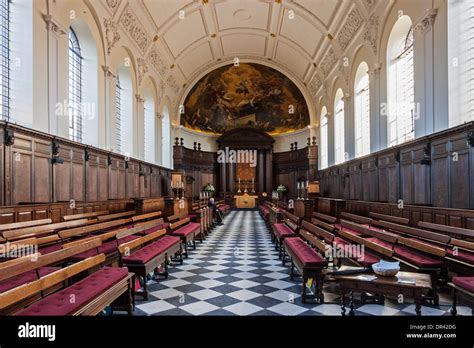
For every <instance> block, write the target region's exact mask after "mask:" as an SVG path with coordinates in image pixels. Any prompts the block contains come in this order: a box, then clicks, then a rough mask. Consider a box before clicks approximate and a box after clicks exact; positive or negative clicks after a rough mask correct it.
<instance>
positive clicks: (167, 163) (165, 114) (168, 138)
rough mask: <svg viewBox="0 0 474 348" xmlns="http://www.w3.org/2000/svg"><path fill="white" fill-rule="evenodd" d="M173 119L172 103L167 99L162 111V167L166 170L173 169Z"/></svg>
mask: <svg viewBox="0 0 474 348" xmlns="http://www.w3.org/2000/svg"><path fill="white" fill-rule="evenodd" d="M171 118H172V115H171V113H170V102H169V98H168V97H166V98H165V101H164V103H163V107H162V109H161V144H162V145H161V159H162V160H161V165H162V166H163V167H166V168H171V167H172V163H173V161H172V157H173V152H172V151H173V146H172V141H173V135H172V133H171V125H172V122H171Z"/></svg>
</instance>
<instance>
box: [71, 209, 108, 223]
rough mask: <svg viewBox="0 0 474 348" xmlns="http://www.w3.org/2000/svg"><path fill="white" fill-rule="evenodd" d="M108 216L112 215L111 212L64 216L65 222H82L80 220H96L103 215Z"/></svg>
mask: <svg viewBox="0 0 474 348" xmlns="http://www.w3.org/2000/svg"><path fill="white" fill-rule="evenodd" d="M108 214H110V211H108V210H103V211H95V212H91V213H83V214H72V215H64V216H63V221H72V220H80V219H95V218H97V217H99V216H101V215H108Z"/></svg>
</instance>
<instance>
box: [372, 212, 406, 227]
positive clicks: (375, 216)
mask: <svg viewBox="0 0 474 348" xmlns="http://www.w3.org/2000/svg"><path fill="white" fill-rule="evenodd" d="M369 216H370V217H371V218H373V219H375V220H383V221H388V222H393V223H396V224H399V225H407V226H408V224H409V223H410V219H407V218H404V217H399V216H392V215H385V214H379V213H369ZM372 223H375V222H374V221H372Z"/></svg>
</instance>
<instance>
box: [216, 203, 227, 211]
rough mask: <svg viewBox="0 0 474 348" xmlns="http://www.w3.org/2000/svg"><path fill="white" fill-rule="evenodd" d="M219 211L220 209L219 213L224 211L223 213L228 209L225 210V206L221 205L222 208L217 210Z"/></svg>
mask: <svg viewBox="0 0 474 348" xmlns="http://www.w3.org/2000/svg"><path fill="white" fill-rule="evenodd" d="M217 209H219V211H222V212H224V211H226V208H225V207H224V206H223V205H221V206H220V207H219V208H217Z"/></svg>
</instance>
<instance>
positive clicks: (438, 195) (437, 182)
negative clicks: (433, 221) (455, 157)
mask: <svg viewBox="0 0 474 348" xmlns="http://www.w3.org/2000/svg"><path fill="white" fill-rule="evenodd" d="M449 162H450V158H449V151H448V140H447V139H446V138H442V139H435V140H432V141H431V204H432V205H433V206H437V207H448V206H449V195H450V192H449V171H450V163H449Z"/></svg>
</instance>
